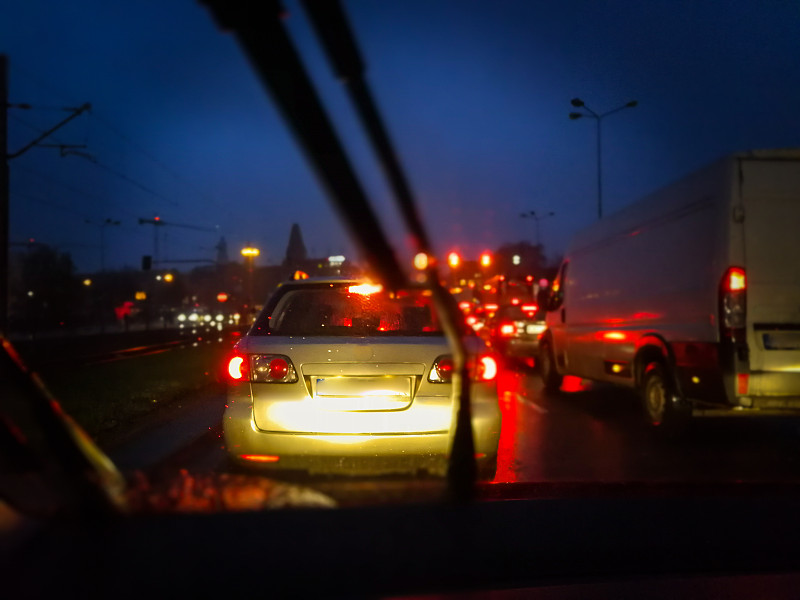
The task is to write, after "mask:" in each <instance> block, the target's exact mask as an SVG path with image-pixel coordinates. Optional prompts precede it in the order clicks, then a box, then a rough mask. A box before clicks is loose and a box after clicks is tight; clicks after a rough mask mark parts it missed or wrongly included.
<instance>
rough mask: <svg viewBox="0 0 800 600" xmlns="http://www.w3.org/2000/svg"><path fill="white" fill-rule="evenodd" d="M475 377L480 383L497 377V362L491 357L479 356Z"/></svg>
mask: <svg viewBox="0 0 800 600" xmlns="http://www.w3.org/2000/svg"><path fill="white" fill-rule="evenodd" d="M475 376H476V378H477V379H479V380H480V381H491V380H492V379H494V378H495V377H497V361H496V360H495V359H494V358H492V357H491V356H487V355H484V356H481V357H480V358H479V359H478V370H477V373H476V374H475Z"/></svg>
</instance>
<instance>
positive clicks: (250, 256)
mask: <svg viewBox="0 0 800 600" xmlns="http://www.w3.org/2000/svg"><path fill="white" fill-rule="evenodd" d="M259 254H261V251H260V250H259V249H258V248H255V247H253V246H251V245H250V244H248V245H247V246H245V247H244V248H242V256H244V261H245V264H246V265H247V306H248V308H249V309H250V310H252V304H253V261H255V258H256V256H258V255H259Z"/></svg>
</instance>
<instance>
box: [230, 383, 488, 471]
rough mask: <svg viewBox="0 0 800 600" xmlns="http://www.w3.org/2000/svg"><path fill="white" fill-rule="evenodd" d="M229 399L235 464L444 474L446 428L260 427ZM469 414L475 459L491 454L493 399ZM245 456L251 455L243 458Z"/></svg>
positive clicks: (246, 407)
mask: <svg viewBox="0 0 800 600" xmlns="http://www.w3.org/2000/svg"><path fill="white" fill-rule="evenodd" d="M231 400H232V399H231V398H229V402H228V407H227V408H226V410H225V414H224V416H223V432H224V438H225V447H226V451H227V452H228V455H229V456H230V457H231V458H232V459H233V460H235V461H236V462H238V463H240V464H244V465H248V466H252V467H254V468H258V467H262V468H271V469H292V470H295V469H301V470H306V471H310V472H312V473H317V472H319V473H336V474H362V473H385V472H407V471H414V470H419V469H423V470H427V471H429V472H432V473H435V474H444V473H445V471H446V468H447V457H448V454H449V451H450V445H451V443H452V435H451V432H450V431H449V430H446V431H434V432H426V433H409V434H398V433H392V434H377V435H376V434H330V433H319V434H309V433H291V432H274V431H263V430H260V429H259V428H258V426H257V424H256V422H255V419H254V417H253V408H252V404H251V403H250V402H247V401H241V399H240V400H239V401H231ZM472 417H473V418H472V426H473V440H474V444H475V454H476V457H477V458H478V462H479V463H482V462H490V461H493V460H495V459H496V457H497V447H498V443H499V440H500V425H501V413H500V409H499V406H498V404H497V401H496V400H495V401H494V402H492V403H488V402H475V403H473V406H472ZM248 456H249V457H251V458H250V459H248V458H245V457H248Z"/></svg>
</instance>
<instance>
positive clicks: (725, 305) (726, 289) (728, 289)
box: [719, 267, 747, 341]
mask: <svg viewBox="0 0 800 600" xmlns="http://www.w3.org/2000/svg"><path fill="white" fill-rule="evenodd" d="M719 316H720V319H719V320H720V328H721V331H722V334H723V337H727V338H736V339H737V341H739V339H738V338H739V335H737V331H740V332H741V333H742V334H743V333H744V328H745V325H746V323H747V276H746V274H745V270H744V269H743V268H742V267H730V268H729V269H728V270H727V271H725V275H724V276H723V277H722V282H721V285H720V315H719Z"/></svg>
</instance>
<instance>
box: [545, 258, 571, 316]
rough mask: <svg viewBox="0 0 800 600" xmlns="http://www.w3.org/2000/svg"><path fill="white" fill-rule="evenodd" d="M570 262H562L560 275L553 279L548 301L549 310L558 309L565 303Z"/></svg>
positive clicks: (559, 270)
mask: <svg viewBox="0 0 800 600" xmlns="http://www.w3.org/2000/svg"><path fill="white" fill-rule="evenodd" d="M568 266H569V263H568V262H564V263H561V268H559V269H558V275H556V278H555V279H554V280H553V285H552V286H551V287H550V297H549V298H548V301H547V310H558V309H559V308H561V305H562V304H564V283H565V282H566V281H567V267H568Z"/></svg>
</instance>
